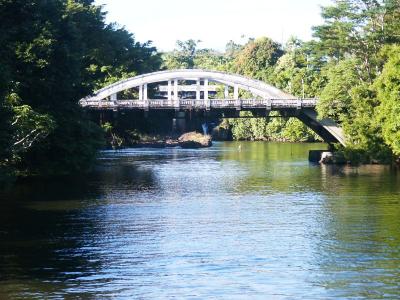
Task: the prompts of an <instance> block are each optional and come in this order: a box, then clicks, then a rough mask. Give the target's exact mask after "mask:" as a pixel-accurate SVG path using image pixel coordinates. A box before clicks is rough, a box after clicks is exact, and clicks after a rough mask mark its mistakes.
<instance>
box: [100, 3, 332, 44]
mask: <svg viewBox="0 0 400 300" xmlns="http://www.w3.org/2000/svg"><path fill="white" fill-rule="evenodd" d="M95 3H96V4H97V5H104V10H105V11H107V12H108V15H107V22H116V23H118V24H119V25H122V26H125V28H126V29H127V30H128V31H130V32H132V33H134V35H135V38H136V40H138V41H140V42H146V41H148V40H151V41H153V44H154V45H155V46H156V47H157V48H158V49H159V50H161V51H170V50H173V49H174V48H175V45H176V41H177V40H187V39H195V40H201V43H200V44H199V47H200V48H213V49H216V50H220V51H223V50H225V45H226V44H227V42H228V41H230V40H233V41H235V42H236V43H244V42H246V41H247V40H248V39H249V38H257V37H261V36H267V37H270V38H272V39H273V40H275V41H277V42H280V43H285V42H286V41H287V40H288V38H289V37H291V36H296V37H298V38H300V39H302V40H304V41H306V40H309V39H311V37H312V30H311V27H312V26H314V25H318V24H321V23H322V19H321V17H320V12H321V6H326V5H329V4H331V3H332V1H331V0H197V1H195V0H96V2H95Z"/></svg>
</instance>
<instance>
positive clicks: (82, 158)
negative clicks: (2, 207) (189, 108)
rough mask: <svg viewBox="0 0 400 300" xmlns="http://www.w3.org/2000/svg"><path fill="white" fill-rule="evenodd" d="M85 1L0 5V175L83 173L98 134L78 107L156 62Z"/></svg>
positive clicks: (28, 0)
mask: <svg viewBox="0 0 400 300" xmlns="http://www.w3.org/2000/svg"><path fill="white" fill-rule="evenodd" d="M92 2H93V1H90V0H74V1H72V0H71V1H65V0H54V1H41V0H12V1H11V0H0V20H1V21H0V42H1V45H2V47H1V48H0V93H1V94H0V101H1V102H0V142H1V146H0V168H1V170H0V174H1V176H2V177H3V178H0V180H2V179H4V177H6V176H13V175H21V174H29V175H32V174H33V175H34V174H40V175H52V174H68V173H71V172H81V171H85V170H87V168H89V167H90V165H91V162H92V161H93V159H94V158H95V155H96V152H97V150H98V148H99V146H101V144H102V140H103V131H102V130H101V129H100V127H98V125H96V124H95V123H93V122H91V121H90V120H88V118H87V117H86V116H85V115H84V114H83V112H82V111H81V109H80V108H79V107H78V105H77V101H78V100H79V99H80V98H81V97H83V96H85V95H87V94H89V93H91V92H92V91H93V90H94V89H96V88H98V87H100V86H103V85H104V84H105V83H107V82H112V81H115V80H117V79H118V78H121V77H124V76H129V75H133V74H136V73H145V72H150V71H153V70H157V69H158V68H159V66H160V56H159V55H158V54H157V53H156V50H155V48H153V47H151V45H150V43H145V44H141V43H138V42H136V41H135V40H134V37H133V35H132V34H130V33H128V32H127V31H126V30H125V29H123V28H119V27H117V26H116V25H114V24H109V25H107V24H106V23H105V21H104V18H105V14H104V13H103V12H102V10H101V8H100V7H97V6H95V5H93V4H92Z"/></svg>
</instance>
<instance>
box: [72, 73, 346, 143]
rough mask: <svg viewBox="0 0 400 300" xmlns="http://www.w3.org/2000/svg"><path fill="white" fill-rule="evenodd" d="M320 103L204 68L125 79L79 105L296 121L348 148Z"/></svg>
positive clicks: (104, 108) (322, 136) (257, 82)
mask: <svg viewBox="0 0 400 300" xmlns="http://www.w3.org/2000/svg"><path fill="white" fill-rule="evenodd" d="M317 101H318V100H317V99H301V98H297V97H295V96H293V95H290V94H288V93H285V92H283V91H281V90H279V89H277V88H276V87H273V86H271V85H269V84H266V83H264V82H262V81H259V80H254V79H250V78H246V77H243V76H240V75H236V74H228V73H224V72H218V71H207V70H200V69H185V70H172V71H160V72H155V73H149V74H144V75H139V76H136V77H132V78H128V79H124V80H121V81H118V82H116V83H114V84H111V85H109V86H107V87H104V88H102V89H100V90H98V91H96V92H94V93H93V94H92V95H90V96H87V97H85V98H83V99H81V100H80V101H79V104H80V105H81V106H82V107H84V108H86V109H90V110H114V111H115V110H143V111H145V112H147V111H149V110H175V111H176V112H181V113H182V112H186V111H204V112H205V113H214V114H215V113H216V114H218V115H219V117H238V116H239V114H238V112H240V111H251V112H253V115H256V116H265V117H268V116H269V113H270V112H271V111H279V112H280V113H281V115H282V116H288V117H289V116H290V117H297V118H298V119H299V120H301V121H302V122H303V123H305V124H306V125H307V126H308V127H310V128H311V129H312V130H314V131H315V132H316V133H317V134H318V135H319V136H321V138H322V139H323V140H324V141H325V142H327V143H340V144H342V145H344V144H345V139H344V134H343V131H342V129H341V128H340V127H339V126H338V125H337V124H335V122H334V121H332V120H330V119H323V120H319V119H317V113H316V111H315V106H316V104H317Z"/></svg>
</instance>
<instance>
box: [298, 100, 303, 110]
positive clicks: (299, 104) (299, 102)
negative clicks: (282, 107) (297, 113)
mask: <svg viewBox="0 0 400 300" xmlns="http://www.w3.org/2000/svg"><path fill="white" fill-rule="evenodd" d="M302 102H303V100H302V99H297V102H296V108H297V109H301V106H302V105H301V103H302Z"/></svg>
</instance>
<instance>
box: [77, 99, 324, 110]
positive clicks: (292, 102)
mask: <svg viewBox="0 0 400 300" xmlns="http://www.w3.org/2000/svg"><path fill="white" fill-rule="evenodd" d="M79 104H80V105H81V106H82V107H87V108H93V109H117V108H127V109H128V108H132V109H135V108H136V109H149V108H151V109H163V108H171V109H172V108H175V109H180V108H182V109H193V108H196V109H210V108H215V109H223V108H236V109H241V108H265V109H288V108H297V109H301V108H313V107H315V106H316V104H317V100H316V99H179V100H167V99H148V100H135V99H128V100H81V101H80V102H79Z"/></svg>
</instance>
